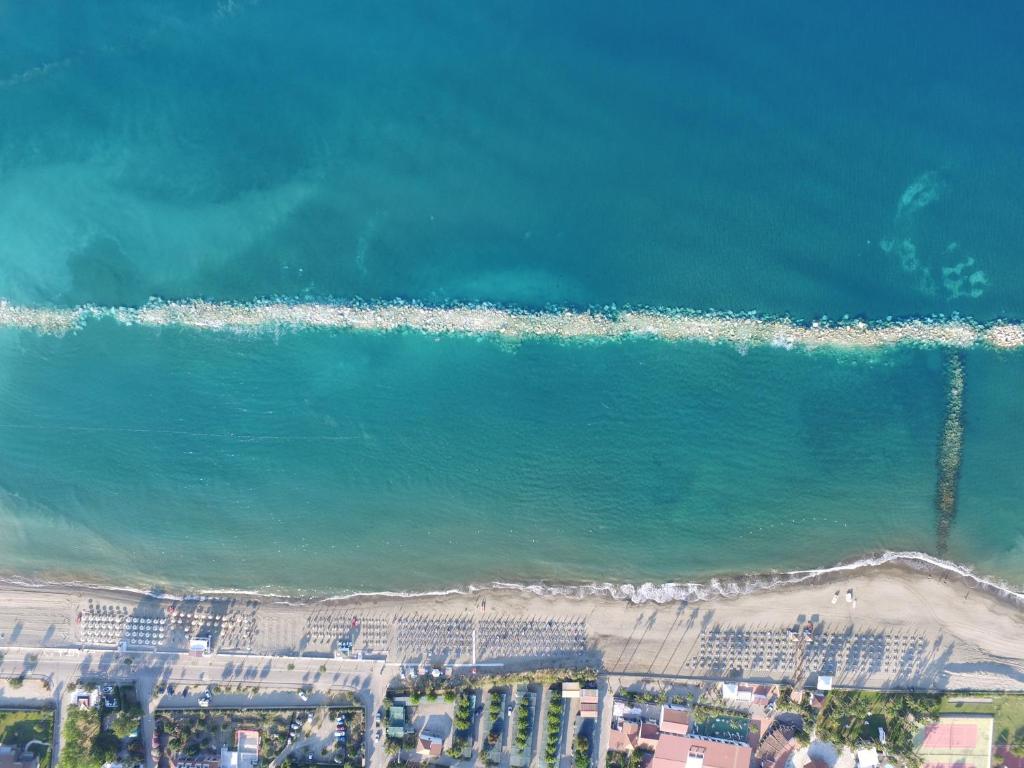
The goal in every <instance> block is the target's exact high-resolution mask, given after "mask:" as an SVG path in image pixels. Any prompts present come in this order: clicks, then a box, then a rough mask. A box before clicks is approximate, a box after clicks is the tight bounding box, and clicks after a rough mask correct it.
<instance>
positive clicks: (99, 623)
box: [0, 569, 1024, 766]
mask: <svg viewBox="0 0 1024 768" xmlns="http://www.w3.org/2000/svg"><path fill="white" fill-rule="evenodd" d="M837 586H838V585H837V584H828V585H825V584H820V585H812V584H808V585H802V586H799V587H794V588H789V589H784V590H779V591H774V592H764V593H755V594H751V595H747V596H744V597H738V598H735V599H720V600H715V601H708V602H701V603H692V604H687V603H683V602H674V603H667V604H655V603H642V604H633V603H630V602H626V601H622V600H612V599H598V598H587V599H579V598H567V597H550V596H549V597H538V596H535V595H530V594H526V593H522V592H512V591H507V592H506V591H500V590H496V591H485V592H481V593H474V594H470V595H448V596H440V597H424V598H404V599H380V598H378V599H375V600H370V599H365V600H358V601H356V600H352V601H342V602H340V603H317V604H302V603H297V604H283V603H280V602H272V601H258V600H252V599H244V598H243V599H238V598H217V599H204V600H161V599H157V598H153V597H142V596H138V595H132V594H131V593H127V592H99V591H95V592H84V591H75V590H70V589H69V590H61V589H55V588H48V589H25V588H13V587H11V588H7V589H6V590H5V591H4V595H3V598H4V599H3V600H0V632H2V633H3V637H2V639H0V652H2V653H3V654H4V655H3V660H2V662H0V678H7V679H10V678H18V677H23V678H25V680H26V684H25V689H26V690H27V689H28V688H29V683H30V682H32V681H34V680H45V681H46V684H47V686H48V690H49V691H50V692H52V693H51V694H49V695H58V694H59V692H61V691H66V690H67V689H68V688H69V686H72V685H73V683H74V682H75V681H77V680H79V679H81V678H85V679H102V680H108V679H109V680H131V681H134V682H136V683H137V685H138V686H139V688H140V690H142V691H146V692H149V691H152V690H154V689H155V687H158V686H166V685H168V684H172V685H177V686H179V688H180V686H183V685H189V686H191V691H190V697H191V699H195V697H196V696H197V695H198V694H199V693H200V691H201V690H205V688H206V686H210V685H222V686H224V687H225V688H228V689H230V688H234V687H237V686H239V685H242V686H245V687H247V688H251V687H252V686H256V687H258V688H259V689H260V690H262V691H267V692H270V691H274V692H276V693H267V694H266V695H267V696H268V697H270V698H268V699H267V703H272V702H273V701H274V698H273V697H278V698H281V703H291V704H294V701H295V700H296V699H295V697H296V696H298V690H299V688H303V689H304V690H306V691H308V695H309V696H310V697H311V700H312V701H313V702H314V703H315V702H316V701H317V700H318V699H317V698H316V697H326V696H328V695H329V694H331V693H332V692H334V693H336V692H340V691H351V692H354V693H355V694H357V695H358V696H359V697H360V700H361V701H363V703H364V704H366V706H368V707H370V711H374V710H375V708H376V707H377V706H378V705H379V702H380V701H381V699H382V697H383V695H384V692H385V690H386V689H387V686H388V685H389V684H390V683H392V682H395V681H400V680H401V678H402V677H403V676H406V675H412V674H414V670H415V673H416V674H419V673H422V672H423V671H424V670H427V669H435V670H441V673H442V674H454V675H470V676H471V675H472V674H473V671H474V668H475V671H476V674H477V675H483V674H489V673H502V672H514V671H522V670H530V669H544V668H563V669H575V668H591V669H597V670H598V671H599V673H600V674H601V675H603V676H608V677H609V678H612V679H614V680H615V681H616V685H618V684H620V683H628V682H629V681H639V680H649V681H660V682H662V683H667V684H668V683H670V684H685V683H687V682H696V683H701V682H709V681H716V680H723V679H745V680H752V681H763V682H769V681H770V682H782V683H788V684H796V685H798V686H799V685H810V686H813V685H814V682H815V681H816V679H817V677H818V676H819V675H828V676H829V677H831V678H832V679H833V681H834V685H835V686H837V687H859V688H871V689H886V688H893V689H915V690H953V689H985V690H1024V659H1022V658H1021V656H1022V654H1021V652H1020V640H1019V639H1020V637H1022V636H1024V613H1022V610H1021V608H1020V606H1019V605H1015V604H1013V603H1012V602H1009V601H1006V600H997V599H995V598H994V597H993V596H991V595H990V594H989V593H988V592H985V591H982V590H980V589H976V588H973V587H972V586H971V585H970V584H967V583H965V582H964V581H962V580H959V579H953V578H947V579H943V578H939V577H928V576H926V575H923V574H919V573H908V572H904V571H897V570H895V569H890V570H879V571H869V572H867V573H865V574H858V575H855V576H851V577H849V578H846V579H845V580H844V581H843V583H842V585H841V586H842V588H843V589H850V590H852V592H853V594H854V595H856V602H853V601H850V602H847V601H846V600H844V599H838V600H835V599H834V598H835V592H836V587H837ZM794 629H796V630H797V631H795V632H794V631H792V630H794ZM197 639H198V640H199V641H200V645H205V644H206V643H209V646H210V649H209V652H208V655H204V654H203V651H202V650H195V651H194V652H193V653H192V654H190V653H189V646H190V645H192V644H193V643H194V642H195V641H196V640H197ZM339 642H341V643H342V644H344V647H343V653H342V655H343V656H347V658H336V653H335V652H336V650H337V649H338V648H339ZM349 647H350V650H349ZM358 656H362V658H355V657H358ZM474 663H475V667H474ZM0 686H2V684H0ZM37 693H38V692H37ZM19 695H22V694H20V693H18V692H16V691H14V690H13V689H12V688H11V687H10V686H3V687H2V692H0V700H2V701H4V702H8V703H9V701H10V700H11V699H16V698H17V697H18V696H19ZM179 695H180V690H179ZM232 695H234V694H232ZM238 695H239V696H242V694H238ZM58 698H59V696H58ZM144 698H145V699H146V700H147V701H149V697H148V693H147V695H146V696H144ZM285 699H287V701H285ZM154 701H155V699H154ZM161 702H162V704H166V703H168V702H167V700H166V696H165V697H164V699H161ZM171 703H180V704H192V705H195V701H192V700H190V699H182V700H181V701H180V702H173V701H172V702H171ZM152 704H153V702H150V709H151V708H152ZM151 727H152V721H151V719H148V718H147V720H146V721H145V728H151ZM145 728H144V730H145ZM373 746H374V745H373V744H368V753H367V754H369V755H370V765H373V766H377V765H380V763H379V762H376V761H375V758H374V750H373Z"/></svg>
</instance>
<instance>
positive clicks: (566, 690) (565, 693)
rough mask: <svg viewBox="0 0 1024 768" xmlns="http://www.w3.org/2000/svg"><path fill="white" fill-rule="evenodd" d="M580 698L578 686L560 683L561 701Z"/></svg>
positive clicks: (577, 684) (576, 684)
mask: <svg viewBox="0 0 1024 768" xmlns="http://www.w3.org/2000/svg"><path fill="white" fill-rule="evenodd" d="M579 697H580V684H579V683H571V682H565V683H562V698H563V699H578V698H579Z"/></svg>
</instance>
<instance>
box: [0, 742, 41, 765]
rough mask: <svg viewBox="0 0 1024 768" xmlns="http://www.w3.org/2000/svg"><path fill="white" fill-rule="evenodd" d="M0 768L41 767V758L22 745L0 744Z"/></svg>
mask: <svg viewBox="0 0 1024 768" xmlns="http://www.w3.org/2000/svg"><path fill="white" fill-rule="evenodd" d="M0 768H39V758H38V757H36V756H35V755H33V754H32V753H31V752H25V751H23V750H22V749H21V748H20V747H12V746H10V745H4V744H0Z"/></svg>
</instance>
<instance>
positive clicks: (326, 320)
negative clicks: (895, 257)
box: [0, 300, 1024, 350]
mask: <svg viewBox="0 0 1024 768" xmlns="http://www.w3.org/2000/svg"><path fill="white" fill-rule="evenodd" d="M97 320H112V321H114V322H116V323H118V324H120V325H124V326H141V327H147V328H187V329H195V330H206V331H218V332H235V333H279V332H296V331H304V330H315V329H334V330H347V331H369V332H394V331H416V332H421V333H426V334H431V335H450V334H452V335H474V336H478V335H483V336H495V337H500V338H504V339H510V340H526V339H532V338H541V339H553V340H562V341H569V342H571V341H595V340H615V339H622V338H627V337H645V338H655V339H661V340H664V341H668V342H696V343H707V344H728V345H732V346H735V347H739V348H746V347H753V346H774V347H784V348H794V349H807V350H814V349H850V350H856V349H883V348H886V347H900V346H913V347H934V348H944V349H951V350H961V349H969V348H972V347H981V348H990V349H1002V350H1017V349H1024V326H1022V324H1021V323H1015V322H1005V321H999V322H993V323H978V322H976V321H974V320H971V319H967V318H960V317H953V318H945V317H927V318H911V319H904V320H886V321H864V320H847V319H844V320H842V321H839V322H832V321H826V320H821V321H814V322H800V321H796V320H792V319H790V318H786V317H768V316H759V315H755V314H753V313H747V314H740V313H728V312H702V311H696V310H679V309H622V310H619V309H616V308H614V307H612V308H605V309H601V310H572V309H552V310H544V311H530V310H525V309H521V308H516V307H504V306H492V305H488V304H457V305H449V306H425V305H421V304H415V303H407V302H398V301H389V302H367V303H345V302H302V301H289V300H282V301H277V300H272V301H255V302H248V303H229V302H211V301H203V300H185V301H152V302H150V303H148V304H145V305H143V306H141V307H98V306H91V305H85V306H79V307H68V308H54V307H29V306H20V305H16V304H11V303H9V302H6V301H2V300H0V328H15V329H22V330H30V331H35V332H37V333H44V334H55V335H60V334H65V333H69V332H72V331H75V330H77V329H79V328H81V327H83V326H84V325H86V324H87V323H89V322H92V321H97Z"/></svg>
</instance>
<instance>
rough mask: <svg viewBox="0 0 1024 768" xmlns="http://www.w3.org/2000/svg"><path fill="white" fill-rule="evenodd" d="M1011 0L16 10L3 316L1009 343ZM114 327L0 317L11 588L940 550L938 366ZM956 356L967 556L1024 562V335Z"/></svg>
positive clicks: (1017, 164)
mask: <svg viewBox="0 0 1024 768" xmlns="http://www.w3.org/2000/svg"><path fill="white" fill-rule="evenodd" d="M1021 13H1022V12H1021V10H1020V9H1016V8H1009V9H1008V8H1001V9H988V10H986V9H976V8H970V9H962V10H960V9H942V10H941V11H937V10H936V9H935V8H934V7H933V6H932V5H930V4H926V3H923V2H920V3H909V4H904V5H901V6H900V7H899V8H883V7H875V8H863V7H856V8H854V7H851V8H849V9H846V10H844V9H837V8H835V7H829V8H824V7H822V6H820V5H818V4H814V3H804V4H801V3H797V4H791V5H787V6H786V7H785V8H779V7H778V6H777V5H772V4H758V3H754V4H745V5H744V6H743V8H742V9H739V8H738V7H737V9H736V10H730V9H728V8H721V7H713V8H711V7H709V8H707V9H697V8H685V7H680V6H679V4H677V3H668V2H664V3H662V2H654V3H650V4H648V5H647V6H645V12H644V13H643V14H637V13H635V11H634V9H632V8H628V7H626V6H621V7H616V6H607V7H604V8H602V13H601V14H594V13H593V9H592V8H590V7H589V6H586V5H584V4H573V3H569V4H568V5H559V6H553V5H551V4H550V3H543V2H532V1H527V2H521V3H516V4H515V5H513V6H507V7H497V6H494V7H483V6H481V7H473V8H470V7H467V6H466V5H465V4H462V3H455V2H451V3H446V2H437V3H431V4H430V5H429V6H425V5H423V4H418V3H414V2H399V3H394V4H391V5H389V6H388V8H387V10H386V11H385V10H382V8H381V7H380V6H376V5H374V4H372V3H358V2H353V3H345V4H339V3H333V2H326V1H325V2H317V1H316V0H314V2H310V3H307V4H304V5H303V7H302V9H301V10H297V9H296V7H295V6H294V4H288V3H283V2H274V1H272V0H269V1H267V0H265V1H264V2H259V3H257V2H243V1H236V2H213V1H212V0H211V1H209V2H207V1H206V0H177V1H175V2H171V1H170V0H157V2H153V3H148V4H146V5H144V6H143V5H139V4H137V3H129V2H126V1H122V0H111V1H110V2H105V3H102V4H100V3H78V2H75V3H73V2H56V3H51V4H47V5H45V6H44V5H40V4H16V5H10V6H5V7H3V8H2V9H0V20H2V21H3V23H2V24H0V299H2V300H6V301H8V302H11V304H10V305H9V306H15V307H30V308H36V309H39V308H43V309H44V310H45V309H53V310H54V312H55V313H56V316H58V317H61V318H67V317H69V316H70V315H72V314H73V313H74V310H73V308H75V307H80V306H82V305H86V304H94V305H97V306H99V307H107V308H109V307H118V306H127V307H133V308H139V307H145V306H146V305H147V302H149V300H150V299H151V298H152V297H157V298H158V299H160V300H162V301H163V302H175V301H180V302H184V303H185V304H186V305H188V302H192V301H196V300H207V301H211V302H237V303H239V304H240V305H241V306H243V307H248V308H252V307H258V306H261V305H260V304H259V303H258V302H260V301H263V300H267V299H270V298H273V297H284V298H285V299H286V300H287V301H288V302H289V303H290V304H292V305H296V304H302V303H303V302H311V301H317V300H324V301H330V300H334V301H336V302H339V303H341V304H343V305H348V304H352V305H359V303H360V301H362V302H364V303H367V302H368V303H370V304H373V303H375V302H382V303H384V305H386V304H387V303H389V302H392V301H395V300H407V301H413V302H420V303H422V304H424V305H428V306H432V307H443V306H447V305H448V303H450V302H462V303H464V304H466V305H469V306H473V307H475V306H480V305H481V303H496V304H499V305H513V306H518V307H521V308H523V309H524V310H526V311H543V310H545V308H548V307H550V306H551V305H558V306H565V307H571V308H575V309H576V310H580V311H582V310H585V309H586V308H588V307H607V306H610V305H613V304H614V305H617V306H618V307H623V306H626V305H634V306H641V307H692V308H694V309H696V310H699V311H706V312H711V311H712V310H716V309H717V310H719V311H735V312H737V313H741V312H749V311H751V310H757V311H759V312H763V313H767V314H772V315H787V316H791V317H794V318H802V319H807V320H810V319H813V318H818V317H821V316H828V317H829V318H831V319H832V320H838V319H840V318H842V317H843V316H844V315H846V314H849V315H850V316H852V317H860V316H863V317H865V318H867V319H869V320H871V321H875V322H877V323H879V324H881V325H883V326H884V325H885V323H886V318H888V317H895V318H923V317H932V316H938V315H943V316H945V318H947V319H948V318H951V317H952V316H953V315H954V313H958V314H959V315H962V316H964V317H970V318H973V319H974V320H976V321H977V322H978V323H980V324H982V325H981V327H987V326H988V325H989V324H991V323H994V322H996V321H997V320H1000V319H1005V320H1007V321H1009V322H1010V323H1013V324H1017V325H1015V326H1014V327H1015V328H1017V329H1019V327H1020V326H1019V323H1020V322H1021V320H1022V319H1024V260H1022V259H1021V258H1020V244H1021V243H1022V242H1024V218H1022V217H1021V216H1020V215H1019V212H1020V210H1021V207H1022V202H1024V201H1022V199H1021V191H1020V179H1021V178H1022V177H1024V156H1022V155H1021V153H1020V146H1019V137H1018V134H1019V130H1018V128H1019V125H1020V121H1021V119H1022V117H1024V113H1022V107H1021V106H1020V104H1022V103H1024V102H1021V100H1019V99H1014V98H1008V94H1010V95H1012V94H1014V93H1019V92H1020V91H1021V90H1022V88H1024V60H1022V58H1021V51H1020V49H1019V45H1018V43H1017V40H1016V36H1015V35H1014V34H1013V31H1014V30H1015V29H1019V28H1020V26H1021V23H1022V22H1024V18H1021ZM908 39H912V40H913V45H908V43H907V41H908ZM161 306H166V304H164V305H161ZM133 312H136V310H129V311H128V312H127V313H126V314H125V317H127V318H128V319H129V320H133V321H134V319H135V318H137V317H139V316H140V315H138V314H137V313H136V314H133ZM114 318H115V315H114V314H112V312H109V311H106V310H103V311H97V313H96V316H95V317H92V319H90V320H89V321H88V322H87V323H86V324H85V325H84V326H83V327H81V328H78V326H77V324H76V323H69V324H68V327H67V328H66V329H63V328H62V329H63V330H69V331H70V332H68V333H66V335H64V336H47V335H44V334H41V333H39V332H38V331H40V330H45V328H40V327H38V326H37V325H31V324H30V325H31V327H30V328H29V329H27V330H16V329H15V328H13V327H0V573H6V574H20V575H24V576H29V577H44V578H80V579H84V580H87V581H92V582H97V583H108V584H130V585H132V586H139V587H144V588H145V587H149V586H153V585H164V586H166V587H168V588H171V589H174V588H178V587H197V588H199V587H220V588H237V589H265V590H268V591H276V592H282V593H288V594H321V595H323V594H331V593H336V592H342V593H344V592H351V591H357V590H365V591H374V590H397V591H412V590H429V589H438V588H444V587H456V586H464V585H467V584H482V583H488V582H491V581H495V580H499V581H509V582H516V583H533V582H539V581H543V582H546V583H587V582H606V581H609V582H614V583H639V582H644V581H652V582H655V583H660V582H663V581H680V580H681V581H689V580H697V581H701V580H705V579H707V578H710V577H713V576H719V575H732V574H747V573H766V572H771V571H785V570H789V569H799V568H813V567H821V566H829V565H832V564H834V563H836V562H839V561H843V560H848V559H855V558H858V557H860V556H862V555H864V554H865V553H869V552H881V551H887V550H919V551H922V552H926V553H934V552H936V550H937V519H936V488H937V482H938V465H939V456H938V451H939V446H940V433H941V431H942V429H943V424H944V418H945V408H946V407H947V403H946V387H947V383H946V379H945V373H944V369H945V365H944V358H943V353H942V352H940V351H937V350H934V349H889V350H884V351H879V350H864V349H861V350H854V351H850V350H847V351H842V350H836V349H831V350H818V351H814V352H807V351H805V350H804V349H801V348H799V347H800V345H795V346H797V347H798V348H796V349H785V348H773V347H772V346H770V345H771V344H773V343H777V342H778V343H780V344H781V345H782V346H785V345H786V344H785V340H784V339H783V340H779V339H777V338H776V337H775V336H769V337H768V338H767V339H766V340H764V341H763V342H762V343H763V344H764V345H763V346H759V345H751V346H750V348H749V349H746V348H744V347H745V345H743V344H740V345H738V346H739V348H733V347H713V346H705V345H701V344H693V343H687V342H680V343H672V344H668V343H664V342H662V341H659V340H658V339H655V338H620V339H616V340H614V341H609V342H607V343H603V344H595V343H591V342H589V341H588V340H587V339H585V338H582V339H580V340H579V341H578V343H573V344H565V343H563V342H562V341H560V340H558V339H557V338H555V337H552V338H539V339H538V338H527V339H524V338H521V337H515V338H500V337H498V338H496V337H495V336H494V335H492V336H489V337H483V338H481V337H476V336H474V335H472V332H471V331H472V329H471V328H468V329H463V330H464V331H467V332H466V333H465V334H464V335H456V336H444V337H435V336H433V335H429V334H420V333H409V332H389V333H378V332H377V331H376V330H370V331H366V332H364V333H351V332H345V331H339V330H310V329H302V328H296V329H293V331H294V332H289V333H281V334H278V333H276V332H275V331H276V328H271V329H270V330H269V331H268V332H266V333H262V334H260V335H256V334H251V335H249V334H236V333H222V334H221V333H213V332H209V331H205V330H203V329H202V328H200V327H193V326H189V325H188V324H178V325H175V324H173V323H172V324H170V325H169V326H166V327H157V326H156V324H152V325H149V326H143V325H138V324H136V325H122V324H118V323H117V322H115V319H114ZM0 325H2V323H0ZM8 325H13V323H11V324H8ZM193 325H195V324H193ZM378 330H379V329H378ZM952 346H957V345H952ZM964 370H965V377H966V384H965V399H964V413H963V428H964V432H963V453H962V457H958V458H959V463H958V464H957V466H958V467H959V472H958V473H957V481H958V482H957V484H956V489H957V498H956V505H955V516H954V517H953V519H952V523H951V526H950V535H949V542H948V550H947V551H946V552H945V553H944V555H943V556H944V557H947V558H949V559H951V560H954V561H957V562H962V563H966V564H969V565H971V566H973V567H975V568H977V569H978V571H979V572H980V573H985V574H992V575H994V576H995V577H997V578H1001V579H1006V580H1007V581H1009V582H1011V583H1014V584H1018V585H1019V584H1024V515H1022V514H1021V512H1022V506H1021V504H1022V502H1021V499H1022V498H1024V437H1022V434H1024V431H1022V429H1021V425H1022V424H1024V405H1022V401H1021V398H1020V394H1019V392H1020V389H1021V382H1022V381H1024V354H1022V353H1021V352H1019V351H1017V352H1006V351H993V349H972V350H970V351H967V352H966V353H964Z"/></svg>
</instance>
